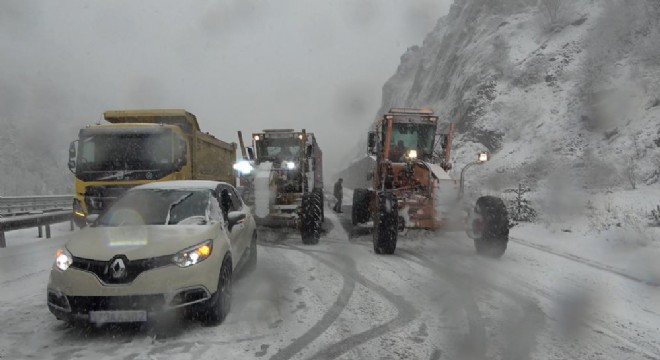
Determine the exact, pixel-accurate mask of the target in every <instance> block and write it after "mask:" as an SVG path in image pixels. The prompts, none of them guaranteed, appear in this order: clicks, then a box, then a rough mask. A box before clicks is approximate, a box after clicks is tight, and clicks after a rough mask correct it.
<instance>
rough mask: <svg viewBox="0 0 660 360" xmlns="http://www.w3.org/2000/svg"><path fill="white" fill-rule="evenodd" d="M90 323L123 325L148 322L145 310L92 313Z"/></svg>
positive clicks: (90, 313)
mask: <svg viewBox="0 0 660 360" xmlns="http://www.w3.org/2000/svg"><path fill="white" fill-rule="evenodd" d="M89 321H90V322H93V323H123V322H140V321H147V312H146V311H144V310H123V311H90V312H89Z"/></svg>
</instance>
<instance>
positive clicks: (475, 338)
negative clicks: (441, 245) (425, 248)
mask: <svg viewBox="0 0 660 360" xmlns="http://www.w3.org/2000/svg"><path fill="white" fill-rule="evenodd" d="M397 251H399V252H400V253H404V254H406V255H408V256H409V257H412V258H413V259H410V258H409V257H406V256H402V257H403V258H404V259H406V260H408V261H413V262H415V263H416V264H418V265H420V266H423V267H425V268H427V269H430V270H431V271H433V273H436V274H439V275H440V277H442V278H443V279H445V280H447V282H449V283H450V284H452V285H453V286H454V288H455V289H456V290H457V291H459V293H460V294H461V299H463V300H464V301H463V302H462V305H463V308H464V309H465V317H466V319H467V322H468V329H469V330H468V331H469V334H468V340H469V342H470V345H472V346H471V349H470V352H471V354H470V355H472V356H478V357H479V358H485V354H486V350H487V349H488V338H487V336H486V327H485V325H484V320H483V318H482V316H481V312H480V310H479V306H478V305H477V302H476V301H475V300H474V295H473V293H472V290H471V289H469V287H467V286H465V285H463V284H461V283H459V282H458V281H456V278H460V275H458V274H455V273H454V272H453V271H447V269H442V270H441V268H442V266H440V265H439V264H436V263H434V262H433V261H431V260H430V259H428V258H426V257H424V256H422V255H418V254H416V253H414V252H412V251H409V250H407V249H401V248H399V249H397ZM448 272H449V273H451V274H452V275H451V276H447V273H448Z"/></svg>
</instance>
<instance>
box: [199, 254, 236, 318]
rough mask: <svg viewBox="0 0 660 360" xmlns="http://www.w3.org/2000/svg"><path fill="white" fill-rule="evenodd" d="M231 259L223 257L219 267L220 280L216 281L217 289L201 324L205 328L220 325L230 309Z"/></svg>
mask: <svg viewBox="0 0 660 360" xmlns="http://www.w3.org/2000/svg"><path fill="white" fill-rule="evenodd" d="M231 273H232V271H231V257H229V256H228V255H226V256H225V259H224V260H223V261H222V266H221V267H220V278H219V279H218V289H217V290H216V293H215V295H214V296H213V297H211V300H210V301H209V307H208V308H207V309H206V314H205V316H204V317H203V318H202V323H203V324H204V325H205V326H215V325H219V324H220V323H222V322H223V321H224V320H225V318H226V317H227V314H229V309H230V308H231V283H232V281H231V280H232V279H231V275H232V274H231Z"/></svg>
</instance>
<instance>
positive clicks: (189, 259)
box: [172, 240, 213, 268]
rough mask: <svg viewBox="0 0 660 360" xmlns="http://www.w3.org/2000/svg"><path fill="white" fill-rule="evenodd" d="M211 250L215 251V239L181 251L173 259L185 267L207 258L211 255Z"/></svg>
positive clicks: (178, 264) (179, 265)
mask: <svg viewBox="0 0 660 360" xmlns="http://www.w3.org/2000/svg"><path fill="white" fill-rule="evenodd" d="M211 252H213V241H212V240H206V241H204V242H203V243H201V244H197V245H195V246H193V247H189V248H187V249H184V250H181V251H179V252H178V253H177V254H176V255H174V257H173V258H172V261H174V263H175V264H176V265H177V266H178V267H182V268H185V267H188V266H193V265H195V264H198V263H200V262H202V261H204V260H206V259H207V258H208V257H209V256H211Z"/></svg>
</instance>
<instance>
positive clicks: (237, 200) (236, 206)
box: [229, 188, 243, 211]
mask: <svg viewBox="0 0 660 360" xmlns="http://www.w3.org/2000/svg"><path fill="white" fill-rule="evenodd" d="M229 196H230V197H231V204H232V210H234V211H239V210H241V209H242V208H243V201H242V200H241V197H240V196H239V195H238V193H237V192H236V189H234V188H230V189H229Z"/></svg>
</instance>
